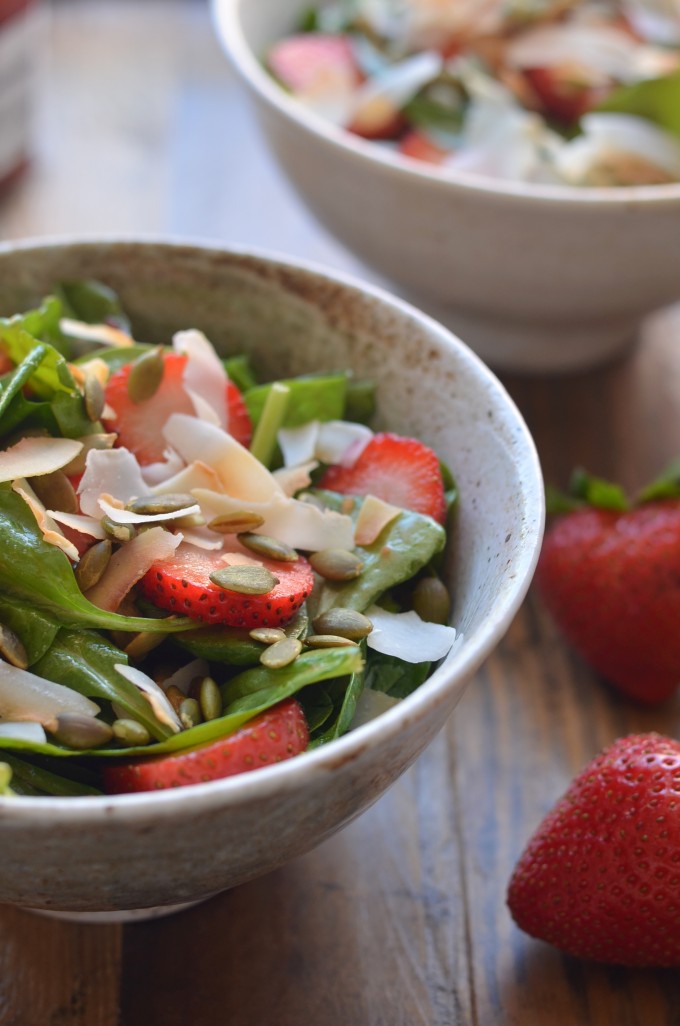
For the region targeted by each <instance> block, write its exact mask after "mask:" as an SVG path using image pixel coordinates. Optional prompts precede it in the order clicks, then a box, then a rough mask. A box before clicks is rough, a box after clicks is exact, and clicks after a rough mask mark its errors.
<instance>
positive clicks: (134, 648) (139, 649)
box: [120, 631, 166, 663]
mask: <svg viewBox="0 0 680 1026" xmlns="http://www.w3.org/2000/svg"><path fill="white" fill-rule="evenodd" d="M129 638H130V635H129V634H127V635H123V644H122V645H121V646H120V647H121V648H122V649H123V651H124V652H125V655H126V656H127V657H128V659H129V660H130V661H131V662H133V663H138V662H140V661H141V660H142V659H143V658H144V656H147V655H148V654H149V652H153V650H154V648H158V646H159V645H160V644H162V642H163V641H164V640H165V638H166V635H165V634H161V632H160V631H159V632H158V633H155V632H154V631H141V632H140V633H139V634H133V636H132V640H129Z"/></svg>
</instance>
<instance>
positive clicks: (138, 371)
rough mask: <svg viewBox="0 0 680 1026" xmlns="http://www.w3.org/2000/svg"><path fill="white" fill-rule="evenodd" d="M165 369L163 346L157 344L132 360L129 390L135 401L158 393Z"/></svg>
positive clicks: (141, 401)
mask: <svg viewBox="0 0 680 1026" xmlns="http://www.w3.org/2000/svg"><path fill="white" fill-rule="evenodd" d="M164 370H165V361H164V360H163V347H162V346H155V348H154V349H150V350H149V351H148V352H146V353H142V355H141V356H138V357H137V359H136V360H134V361H133V362H132V364H131V365H130V375H129V377H128V380H127V392H128V395H129V396H130V399H131V400H132V402H133V403H143V402H146V400H147V399H151V398H152V396H154V395H155V394H156V392H157V391H158V389H159V387H160V383H161V381H162V380H163V372H164Z"/></svg>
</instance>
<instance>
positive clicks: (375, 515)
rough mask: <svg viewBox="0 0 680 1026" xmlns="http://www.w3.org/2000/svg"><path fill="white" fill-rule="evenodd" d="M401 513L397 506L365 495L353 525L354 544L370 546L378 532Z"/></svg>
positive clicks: (374, 496)
mask: <svg viewBox="0 0 680 1026" xmlns="http://www.w3.org/2000/svg"><path fill="white" fill-rule="evenodd" d="M402 512H403V510H401V509H400V508H399V506H393V505H392V504H391V503H389V502H384V501H383V500H382V499H379V498H378V497H377V495H367V496H366V497H365V499H364V501H363V502H362V504H361V509H360V510H359V515H358V517H357V519H356V523H355V525H354V541H355V543H356V544H357V545H372V544H373V542H374V541H375V540H376V538H377V537H378V535H379V534H380V532H381V531H382V530H383V529H384V528H385V527H387V525H388V524H391V523H392V521H393V520H395V519H396V518H397V517H398V516H399V514H400V513H402Z"/></svg>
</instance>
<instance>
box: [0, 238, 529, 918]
mask: <svg viewBox="0 0 680 1026" xmlns="http://www.w3.org/2000/svg"><path fill="white" fill-rule="evenodd" d="M84 276H87V277H95V278H99V279H101V280H103V281H106V282H108V283H109V284H110V285H111V286H112V287H113V288H115V289H117V290H118V291H119V292H120V294H121V296H122V299H123V302H124V304H125V307H126V309H127V310H128V311H129V312H130V314H131V316H132V319H133V323H134V326H135V332H136V335H137V337H139V338H143V339H146V340H149V341H159V342H160V341H168V339H169V336H170V333H171V332H173V331H175V330H178V329H181V328H188V327H197V328H201V329H202V330H203V331H205V332H206V333H207V335H208V336H209V337H210V338H211V339H212V340H213V341H214V342H215V344H216V345H217V346H218V347H219V348H220V349H221V350H222V351H223V352H225V353H227V352H229V353H232V352H244V351H245V352H248V353H249V354H250V355H251V358H252V361H253V365H254V367H255V368H256V370H259V371H260V372H262V373H263V374H270V375H272V376H275V375H281V374H298V373H300V372H304V371H316V370H321V369H326V370H329V369H341V368H346V367H352V368H354V370H355V371H356V373H357V374H359V375H362V376H371V377H375V378H376V379H377V380H378V382H379V385H378V416H377V426H379V427H389V428H391V429H393V430H396V431H398V432H403V433H405V434H413V435H417V436H419V437H421V438H422V439H423V440H424V441H426V442H428V443H429V444H430V445H432V446H434V447H435V449H436V450H437V452H438V453H439V454H440V455H441V457H442V458H443V459H445V460H446V461H447V463H448V464H449V466H450V467H451V468H452V469H453V471H454V473H455V475H456V478H457V481H458V484H459V487H460V492H461V503H460V511H459V516H458V519H457V522H456V525H455V530H454V543H455V544H454V546H453V552H452V555H451V557H450V559H449V563H448V566H447V576H448V579H449V581H450V582H451V585H452V588H453V593H454V596H455V609H454V617H453V622H454V623H455V624H456V625H457V626H458V627H459V628H460V629H461V630H462V631H463V632H464V634H465V641H464V643H463V644H462V646H461V647H460V649H459V650H458V651H457V652H455V653H452V654H451V655H450V656H449V658H448V659H447V660H446V661H445V662H444V663H443V664H442V665H441V666H440V667H439V668H438V669H437V670H436V672H435V673H434V674H433V676H432V677H431V678H430V679H429V680H428V681H427V682H426V683H425V684H424V685H423V686H422V687H421V688H420V689H419V690H418V691H417V692H416V693H415V694H414V695H412V696H411V697H410V698H408V699H407V700H405V701H404V702H402V703H400V704H399V705H398V706H395V707H394V708H393V709H391V710H390V711H389V712H387V713H386V714H385V715H383V716H382V717H380V718H379V719H377V720H374V721H373V722H371V723H369V724H367V725H365V726H363V727H361V728H359V729H357V730H356V731H354V732H352V733H350V734H348V735H346V736H345V737H343V738H341V739H339V740H338V741H337V742H334V743H333V744H331V745H328V746H326V747H324V748H320V749H317V750H315V751H313V752H311V753H309V754H305V755H303V756H300V757H299V758H297V759H293V760H291V761H290V762H285V763H282V764H280V765H278V766H273V767H271V768H265V769H262V770H258V771H257V772H255V773H250V774H245V775H243V776H238V777H232V778H230V779H227V780H220V781H214V782H212V783H209V784H201V785H197V786H195V787H189V788H182V789H178V790H176V791H170V792H163V793H158V794H141V795H121V796H116V797H101V798H97V797H95V798H72V799H61V798H4V799H3V798H0V844H1V845H2V853H3V857H2V859H1V860H0V902H6V903H10V904H16V905H22V906H27V907H32V908H36V909H41V910H45V911H52V912H55V911H61V912H69V913H83V914H86V917H87V916H90V917H91V914H92V913H96V915H95V916H94V920H95V921H100V920H101V918H102V914H103V913H107V912H108V913H111V914H113V918H120V917H121V915H123V917H124V918H125V917H126V918H139V917H140V915H141V916H144V915H157V914H159V912H162V911H163V910H166V911H171V910H173V909H174V908H175V907H176V906H177V905H178V904H182V903H188V902H195V901H199V900H201V899H204V898H206V897H208V896H210V895H212V894H214V893H216V892H219V891H221V890H224V889H225V888H229V887H233V886H235V885H237V884H239V883H242V882H244V881H246V880H248V879H251V878H252V877H255V876H257V875H259V874H262V873H266V872H267V871H269V870H271V869H274V868H275V867H276V866H278V865H281V864H282V863H284V862H285V861H287V860H288V859H291V858H294V857H295V856H297V855H300V854H301V853H303V852H305V851H307V850H309V849H310V848H312V847H313V846H314V845H316V844H318V843H320V842H321V841H323V840H324V839H325V838H327V837H328V836H329V835H330V834H332V833H333V832H334V831H336V830H338V829H339V828H340V827H342V826H343V825H344V824H345V823H348V822H349V821H350V820H351V819H353V818H354V817H355V816H357V815H358V814H359V813H360V812H362V810H364V809H366V808H367V807H368V806H369V805H370V804H371V803H372V802H374V801H375V800H376V799H377V798H378V797H379V796H380V795H381V794H382V793H383V792H384V791H385V789H386V788H387V787H388V786H389V785H390V784H391V783H392V782H393V781H394V780H395V779H396V778H397V777H398V776H399V774H400V773H402V772H403V771H404V770H405V769H406V768H407V767H408V766H409V765H410V763H412V762H413V760H414V759H415V758H416V757H417V756H418V754H419V753H420V752H421V751H422V750H423V748H424V747H425V746H426V745H427V744H428V742H429V741H430V740H431V739H432V737H433V736H434V735H435V733H436V732H437V731H438V730H439V729H440V727H441V726H442V724H443V723H444V720H445V719H446V717H447V715H448V714H449V713H450V712H451V710H452V709H453V708H454V706H455V704H456V702H457V701H458V699H459V698H460V696H461V694H462V692H463V689H464V687H465V685H466V683H467V682H468V681H469V679H470V677H471V675H472V674H473V672H474V671H475V669H476V668H477V667H478V666H479V665H480V664H481V662H482V661H483V660H484V659H485V658H486V656H488V654H489V653H490V652H491V650H492V649H493V648H494V646H495V645H496V644H497V643H498V641H499V640H500V638H501V637H502V636H503V634H504V633H505V631H506V629H507V628H508V626H509V624H510V622H511V619H512V617H513V615H514V614H515V612H516V611H517V609H518V607H519V605H520V603H521V601H522V599H523V597H524V595H525V592H526V590H527V588H528V585H529V582H530V579H531V576H532V574H533V571H534V568H535V563H536V559H537V554H538V549H539V545H540V541H541V536H542V530H543V488H542V481H541V473H540V469H539V464H538V461H537V457H536V453H535V450H534V446H533V443H532V440H531V437H530V435H529V434H528V432H527V429H526V427H525V425H524V423H523V421H522V419H521V417H520V415H519V413H518V411H517V409H516V408H515V406H514V405H513V403H512V402H511V400H510V399H509V397H508V395H507V394H506V392H505V391H504V389H503V388H502V386H501V385H500V384H499V383H498V381H497V380H496V379H495V377H494V376H493V375H492V374H491V372H490V371H489V370H488V369H487V368H486V367H485V366H484V364H482V362H481V361H480V360H479V359H478V358H477V357H476V356H475V355H474V354H473V353H472V352H470V350H469V349H468V348H467V347H466V346H465V345H463V344H462V343H461V342H460V341H459V340H458V339H456V338H454V337H453V336H452V335H451V334H450V333H449V332H448V331H447V330H445V329H444V328H443V327H441V326H440V325H438V324H436V323H435V322H433V321H431V320H430V319H429V318H427V317H425V316H423V315H422V314H420V313H419V312H418V311H416V310H415V309H412V308H411V307H409V306H407V305H405V304H403V303H401V302H399V301H398V300H393V299H391V298H390V297H389V296H388V295H386V294H384V293H381V292H380V291H377V290H372V289H369V288H365V287H363V286H362V285H361V284H359V283H357V282H354V281H351V280H349V279H343V278H336V277H334V276H331V275H330V274H328V273H324V272H322V271H321V270H319V269H318V268H313V267H310V266H307V265H300V264H293V263H290V262H287V261H285V260H283V259H278V258H273V257H268V256H266V255H258V254H247V253H242V252H236V251H227V250H224V249H217V248H212V247H208V246H201V245H198V244H183V243H175V244H172V243H161V242H152V241H131V242H126V241H115V240H110V241H103V242H62V243H59V242H54V243H45V242H43V243H40V242H37V243H23V244H17V245H14V246H13V245H3V246H0V313H1V314H9V313H12V312H16V311H17V310H19V309H22V308H25V307H26V306H27V305H28V304H33V303H35V302H36V301H37V300H39V299H40V298H41V297H42V296H43V295H44V294H46V293H48V292H49V290H50V288H51V287H52V286H53V284H54V283H55V282H57V281H61V280H65V279H69V278H79V277H84ZM454 585H455V586H454ZM206 841H208V842H209V843H206ZM198 850H200V852H201V853H202V854H201V857H200V858H197V857H196V852H197V851H198ZM206 852H209V853H210V854H209V857H206V856H205V853H206ZM140 909H141V910H144V911H143V912H137V913H136V914H135V915H134V916H133V914H132V913H131V912H130V910H140Z"/></svg>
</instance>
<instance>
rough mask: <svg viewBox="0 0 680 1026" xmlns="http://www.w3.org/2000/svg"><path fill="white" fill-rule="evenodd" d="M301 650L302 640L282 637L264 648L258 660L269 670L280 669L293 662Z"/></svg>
mask: <svg viewBox="0 0 680 1026" xmlns="http://www.w3.org/2000/svg"><path fill="white" fill-rule="evenodd" d="M301 651H302V642H301V641H300V640H299V638H282V639H281V640H280V641H275V642H274V644H273V645H269V646H268V647H267V648H265V650H264V652H263V653H262V655H261V656H260V662H261V663H262V665H263V666H266V667H267V668H268V669H269V670H281V669H283V667H284V666H289V665H290V664H291V663H293V662H295V660H296V659H297V657H298V656H299V655H300V652H301Z"/></svg>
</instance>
